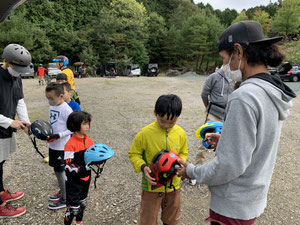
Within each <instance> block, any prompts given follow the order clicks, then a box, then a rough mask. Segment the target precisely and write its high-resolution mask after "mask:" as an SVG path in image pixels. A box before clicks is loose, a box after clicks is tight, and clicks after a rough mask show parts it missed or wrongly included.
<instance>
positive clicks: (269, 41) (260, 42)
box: [249, 36, 283, 45]
mask: <svg viewBox="0 0 300 225" xmlns="http://www.w3.org/2000/svg"><path fill="white" fill-rule="evenodd" d="M282 39H283V36H278V37H272V38H266V39H263V40H258V41H253V42H250V43H249V44H250V45H269V44H273V43H276V42H279V41H281V40H282Z"/></svg>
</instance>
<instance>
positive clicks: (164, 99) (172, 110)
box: [155, 94, 182, 120]
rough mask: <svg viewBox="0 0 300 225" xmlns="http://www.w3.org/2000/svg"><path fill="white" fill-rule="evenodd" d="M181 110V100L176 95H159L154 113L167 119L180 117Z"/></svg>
mask: <svg viewBox="0 0 300 225" xmlns="http://www.w3.org/2000/svg"><path fill="white" fill-rule="evenodd" d="M181 110H182V102H181V99H180V98H179V97H178V96H177V95H173V94H169V95H161V96H160V97H159V98H158V99H157V101H156V103H155V113H156V114H158V115H159V116H161V117H164V116H165V115H167V119H169V117H170V116H171V118H170V119H171V120H172V119H173V118H174V116H177V117H178V116H180V114H181Z"/></svg>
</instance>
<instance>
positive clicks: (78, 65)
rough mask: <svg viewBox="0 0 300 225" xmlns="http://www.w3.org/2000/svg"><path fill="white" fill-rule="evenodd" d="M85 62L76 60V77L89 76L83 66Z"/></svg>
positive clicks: (74, 72)
mask: <svg viewBox="0 0 300 225" xmlns="http://www.w3.org/2000/svg"><path fill="white" fill-rule="evenodd" d="M83 65H84V62H75V63H74V68H73V74H74V77H78V78H82V77H87V74H86V69H85V68H83Z"/></svg>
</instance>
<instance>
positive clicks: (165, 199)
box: [163, 178, 176, 207]
mask: <svg viewBox="0 0 300 225" xmlns="http://www.w3.org/2000/svg"><path fill="white" fill-rule="evenodd" d="M167 187H168V184H167V183H166V184H165V197H164V199H163V207H167ZM169 188H173V189H174V191H176V189H175V186H174V185H173V178H172V179H171V181H170V186H169Z"/></svg>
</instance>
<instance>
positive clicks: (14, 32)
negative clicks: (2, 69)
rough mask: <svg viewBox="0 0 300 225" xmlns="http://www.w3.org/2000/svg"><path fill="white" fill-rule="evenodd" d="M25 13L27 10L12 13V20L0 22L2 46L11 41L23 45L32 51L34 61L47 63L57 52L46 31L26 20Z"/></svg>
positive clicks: (0, 41)
mask: <svg viewBox="0 0 300 225" xmlns="http://www.w3.org/2000/svg"><path fill="white" fill-rule="evenodd" d="M25 14H26V10H24V11H23V12H22V13H20V14H14V15H12V17H11V20H6V21H5V22H4V23H1V24H0V29H1V32H0V46H1V47H2V48H3V47H5V46H6V45H8V44H10V43H17V44H20V45H23V46H24V47H26V48H27V49H28V50H29V51H30V53H31V55H32V58H33V63H35V64H39V63H47V62H48V61H49V60H51V59H52V58H53V57H54V55H55V52H54V51H53V49H52V47H51V45H50V42H49V39H48V38H47V36H46V33H45V31H44V30H43V29H40V28H39V27H37V26H35V25H34V24H32V23H30V22H28V21H26V19H25V18H24V15H25Z"/></svg>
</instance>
